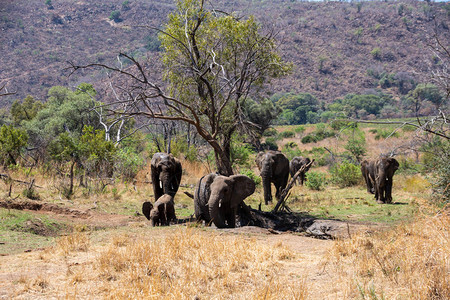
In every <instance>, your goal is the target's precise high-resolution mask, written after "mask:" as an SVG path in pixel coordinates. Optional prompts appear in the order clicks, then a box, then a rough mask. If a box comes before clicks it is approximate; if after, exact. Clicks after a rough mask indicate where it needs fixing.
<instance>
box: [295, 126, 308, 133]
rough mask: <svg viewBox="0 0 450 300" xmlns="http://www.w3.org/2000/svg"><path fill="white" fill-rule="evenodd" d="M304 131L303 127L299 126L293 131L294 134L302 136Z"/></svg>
mask: <svg viewBox="0 0 450 300" xmlns="http://www.w3.org/2000/svg"><path fill="white" fill-rule="evenodd" d="M305 129H306V128H305V126H303V125H300V126H297V127H295V129H294V131H295V133H298V134H302V133H303V132H305Z"/></svg>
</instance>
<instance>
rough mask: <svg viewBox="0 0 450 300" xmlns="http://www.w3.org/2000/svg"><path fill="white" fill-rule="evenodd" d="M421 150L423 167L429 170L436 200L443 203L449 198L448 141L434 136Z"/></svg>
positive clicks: (449, 149) (449, 165) (449, 151)
mask: <svg viewBox="0 0 450 300" xmlns="http://www.w3.org/2000/svg"><path fill="white" fill-rule="evenodd" d="M422 150H423V151H424V152H425V154H424V157H423V160H424V164H425V169H426V170H427V171H429V172H431V178H430V181H431V184H432V186H433V191H434V194H435V196H436V197H435V198H436V201H437V202H438V203H441V204H443V205H444V204H446V203H448V201H449V200H450V142H448V141H443V140H442V139H438V138H437V137H436V138H435V139H434V140H433V141H432V142H430V143H428V144H427V145H425V146H424V147H423V149H422Z"/></svg>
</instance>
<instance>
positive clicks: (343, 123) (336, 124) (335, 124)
mask: <svg viewBox="0 0 450 300" xmlns="http://www.w3.org/2000/svg"><path fill="white" fill-rule="evenodd" d="M354 124H356V123H355V122H351V121H348V120H333V121H331V123H330V127H331V128H333V129H334V130H341V129H342V128H345V127H350V126H353V125H354Z"/></svg>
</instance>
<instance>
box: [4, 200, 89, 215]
mask: <svg viewBox="0 0 450 300" xmlns="http://www.w3.org/2000/svg"><path fill="white" fill-rule="evenodd" d="M0 207H3V208H6V209H17V210H24V209H28V210H37V211H39V210H41V211H50V212H53V213H55V214H64V215H71V216H74V217H78V218H83V219H85V218H88V217H89V216H90V213H89V212H88V211H81V210H77V209H71V208H67V207H61V206H58V205H56V204H51V203H45V202H44V203H40V202H36V201H11V200H4V201H0Z"/></svg>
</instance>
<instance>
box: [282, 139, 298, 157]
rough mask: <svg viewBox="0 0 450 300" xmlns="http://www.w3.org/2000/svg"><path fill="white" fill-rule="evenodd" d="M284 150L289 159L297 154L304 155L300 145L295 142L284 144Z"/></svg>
mask: <svg viewBox="0 0 450 300" xmlns="http://www.w3.org/2000/svg"><path fill="white" fill-rule="evenodd" d="M282 152H283V154H284V155H286V157H287V158H288V159H289V160H291V159H293V158H294V157H295V156H301V155H302V151H301V150H300V149H299V147H298V145H297V144H296V143H294V142H289V143H286V144H285V145H284V146H283V149H282Z"/></svg>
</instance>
